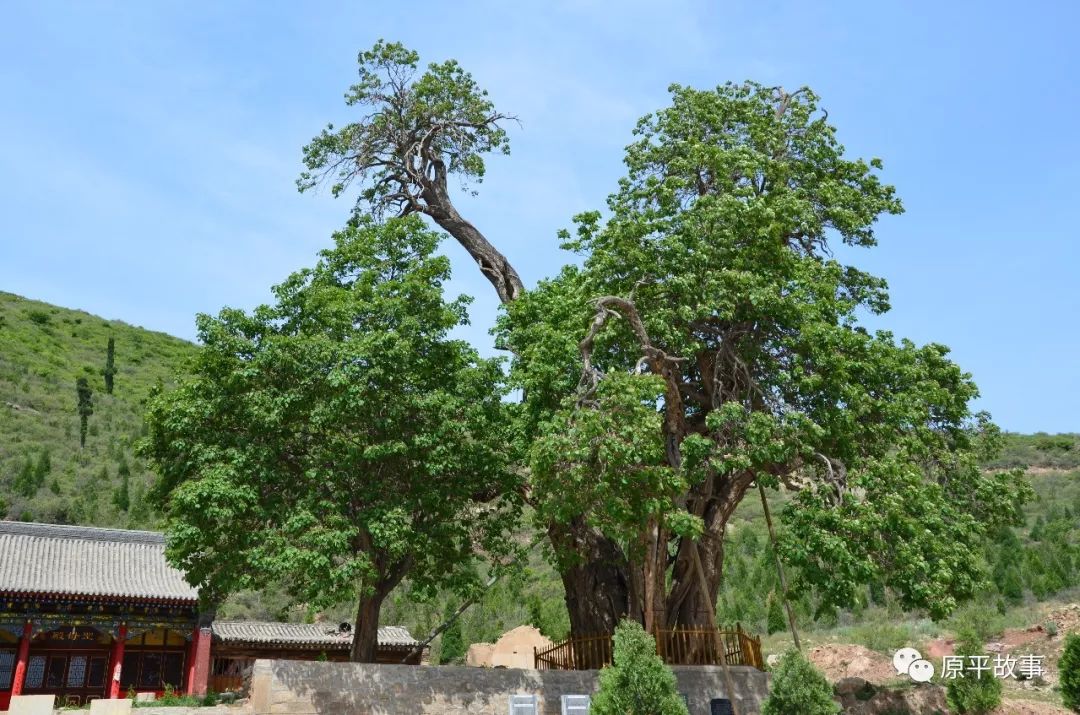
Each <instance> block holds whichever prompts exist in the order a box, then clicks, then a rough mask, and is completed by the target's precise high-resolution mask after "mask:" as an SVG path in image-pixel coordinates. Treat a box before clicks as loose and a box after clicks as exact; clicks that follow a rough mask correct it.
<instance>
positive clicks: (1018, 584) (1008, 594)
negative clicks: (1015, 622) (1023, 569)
mask: <svg viewBox="0 0 1080 715" xmlns="http://www.w3.org/2000/svg"><path fill="white" fill-rule="evenodd" d="M999 588H1000V589H1001V595H1002V596H1004V597H1005V600H1006V601H1007V602H1008V603H1010V604H1012V605H1013V606H1019V605H1020V604H1021V603H1023V602H1024V582H1023V581H1022V580H1021V579H1020V570H1019V569H1018V568H1016V567H1015V566H1011V567H1009V568H1008V569H1006V570H1005V574H1004V578H1003V579H1002V582H1001V584H1000V586H999Z"/></svg>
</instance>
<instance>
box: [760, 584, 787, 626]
mask: <svg viewBox="0 0 1080 715" xmlns="http://www.w3.org/2000/svg"><path fill="white" fill-rule="evenodd" d="M765 629H766V631H767V632H768V634H769V635H772V634H773V633H780V632H781V631H784V630H786V629H787V620H786V619H785V618H784V606H783V604H782V603H781V597H780V596H779V595H777V594H776V592H770V593H769V615H768V621H767V623H766V626H765Z"/></svg>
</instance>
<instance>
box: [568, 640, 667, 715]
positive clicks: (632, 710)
mask: <svg viewBox="0 0 1080 715" xmlns="http://www.w3.org/2000/svg"><path fill="white" fill-rule="evenodd" d="M614 640H615V643H614V652H613V654H612V659H613V661H614V663H613V664H612V665H610V666H608V667H606V668H604V669H603V670H601V671H600V682H599V687H598V689H597V691H596V695H594V696H593V699H592V707H591V708H590V710H589V712H590V713H592V714H593V715H686V712H687V711H686V705H685V704H684V703H683V701H682V698H681V697H679V693H678V689H677V685H676V682H675V674H674V673H673V672H672V671H671V668H669V667H667V665H665V664H664V661H663V660H661V659H660V656H658V655H657V654H656V641H654V640H653V637H652V636H651V635H649V634H648V633H646V632H645V630H644V629H643V628H642V627H641V625H640V624H638V623H636V622H634V621H628V620H624V621H622V622H621V623H620V624H619V625H618V627H617V628H616V629H615V638H614Z"/></svg>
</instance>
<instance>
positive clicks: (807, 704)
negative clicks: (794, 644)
mask: <svg viewBox="0 0 1080 715" xmlns="http://www.w3.org/2000/svg"><path fill="white" fill-rule="evenodd" d="M838 712H840V705H839V704H838V703H837V702H836V701H835V700H833V692H832V687H831V686H830V685H829V681H827V680H825V676H824V675H822V674H821V672H820V671H818V669H817V668H815V667H814V666H813V665H812V664H811V663H810V661H808V660H807V659H806V658H805V657H804V656H803V654H802V653H800V652H799V651H797V650H789V651H788V652H786V653H785V654H784V655H783V657H781V658H780V664H779V665H778V666H777V667H776V670H775V671H774V672H773V678H772V685H771V686H770V688H769V697H768V699H767V700H766V701H765V702H764V703H763V704H762V706H761V715H834V714H835V713H838Z"/></svg>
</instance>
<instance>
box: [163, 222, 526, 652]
mask: <svg viewBox="0 0 1080 715" xmlns="http://www.w3.org/2000/svg"><path fill="white" fill-rule="evenodd" d="M335 241H336V246H335V248H333V249H330V250H328V251H325V252H323V254H322V257H321V260H320V261H319V263H318V264H317V265H316V266H315V267H314V268H312V269H307V270H302V271H299V272H297V273H294V274H293V275H292V276H290V277H289V278H288V279H287V280H286V281H285V282H283V283H282V284H281V285H279V286H277V287H276V288H275V289H274V295H275V298H276V302H275V303H274V304H273V305H264V306H260V307H259V308H257V309H255V310H254V311H253V312H252V313H250V314H249V313H245V312H243V311H240V310H233V309H226V310H223V311H222V312H221V313H220V314H219V315H218V316H217V317H211V316H207V315H201V316H199V318H198V328H199V337H200V340H201V341H202V342H203V344H204V348H203V349H202V350H201V351H200V352H199V354H198V356H197V357H196V358H195V359H194V363H193V365H192V366H191V374H192V377H191V378H190V379H187V380H185V381H183V382H182V383H181V384H180V386H179V387H178V388H177V389H176V390H174V391H171V392H168V393H164V394H161V395H159V396H157V397H156V398H155V399H154V400H153V401H152V404H151V406H150V410H149V418H148V419H149V425H150V435H149V438H148V439H147V440H146V442H145V444H144V446H143V451H144V454H145V455H146V456H148V457H149V458H150V459H151V460H152V461H153V463H154V466H155V469H156V471H157V472H158V474H159V475H160V476H161V480H160V483H159V484H158V489H157V496H158V498H159V499H162V500H164V499H165V498H166V497H167V512H166V513H167V517H168V520H169V525H170V528H169V542H168V556H169V558H170V559H171V560H172V562H173V563H174V564H176V565H177V566H178V567H180V568H182V569H183V570H184V571H185V572H186V573H187V574H188V579H189V580H190V581H191V582H192V583H193V584H195V585H197V586H199V587H200V588H201V590H202V593H203V595H204V597H206V598H208V599H210V600H212V601H216V600H218V599H220V598H221V597H222V596H224V595H225V594H228V593H231V592H234V591H237V590H239V589H243V588H251V587H259V586H263V585H265V584H269V583H284V584H288V585H289V588H290V589H291V591H292V595H293V596H294V597H295V598H296V599H298V600H302V601H304V602H306V603H308V604H310V605H312V606H314V607H320V606H326V605H330V604H334V603H340V602H341V601H342V600H345V599H349V598H353V599H356V598H359V603H360V606H359V608H358V617H357V621H358V623H357V628H356V630H355V642H354V649H353V657H354V659H355V660H371V659H372V658H373V657H374V647H375V628H376V627H377V625H378V611H379V606H380V605H381V603H382V600H383V598H385V596H386V595H387V593H389V591H390V590H391V589H392V588H393V587H394V586H396V585H397V584H398V583H399V582H400V581H401V579H402V578H403V577H404V576H405V575H406V574H408V575H409V577H410V579H411V582H412V583H413V585H414V587H416V588H419V589H424V588H435V587H438V586H445V587H450V588H453V589H456V590H459V591H461V592H468V591H469V590H470V589H472V588H475V587H476V586H477V565H478V564H479V563H480V561H481V559H480V556H479V554H480V552H481V550H482V552H483V553H484V554H485V555H486V556H497V555H500V554H505V553H507V552H508V551H510V550H511V549H512V544H511V543H510V542H509V541H508V540H507V538H506V535H507V534H508V533H509V531H510V529H509V527H510V525H511V524H512V518H513V514H514V513H516V509H514V508H512V507H513V506H514V501H515V499H516V497H515V495H516V493H517V491H518V490H517V480H516V477H515V476H514V474H513V473H512V472H511V470H510V469H508V465H507V462H506V459H505V457H504V454H503V444H504V443H505V442H506V437H505V428H504V421H503V419H502V416H503V411H504V408H503V405H502V403H501V397H502V395H503V393H504V388H503V385H502V382H501V380H502V379H501V372H500V370H499V366H498V364H497V362H496V361H494V360H484V359H481V358H480V357H479V356H478V355H477V354H476V352H475V351H474V350H473V349H472V348H470V347H469V346H468V345H467V344H465V343H464V342H462V341H459V340H452V339H450V338H449V337H448V332H449V331H450V330H451V329H453V328H454V327H455V326H458V325H460V324H462V323H463V322H464V321H465V320H466V313H465V307H466V301H465V300H464V299H463V298H458V299H456V300H452V301H448V300H446V299H445V298H444V297H443V290H442V285H443V283H444V282H445V281H446V280H447V278H448V277H449V263H448V261H447V259H445V258H443V257H441V256H436V255H434V251H435V250H436V247H437V244H438V241H439V237H438V235H437V234H435V233H433V232H431V231H427V230H424V228H423V226H422V224H421V222H420V219H419V218H417V217H409V218H405V219H393V220H390V221H388V222H386V223H385V224H377V223H374V222H372V221H369V220H359V221H356V222H354V223H353V224H352V225H351V226H350V227H349V228H347V229H346V230H344V231H342V232H340V233H338V234H337V235H336V236H335Z"/></svg>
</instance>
